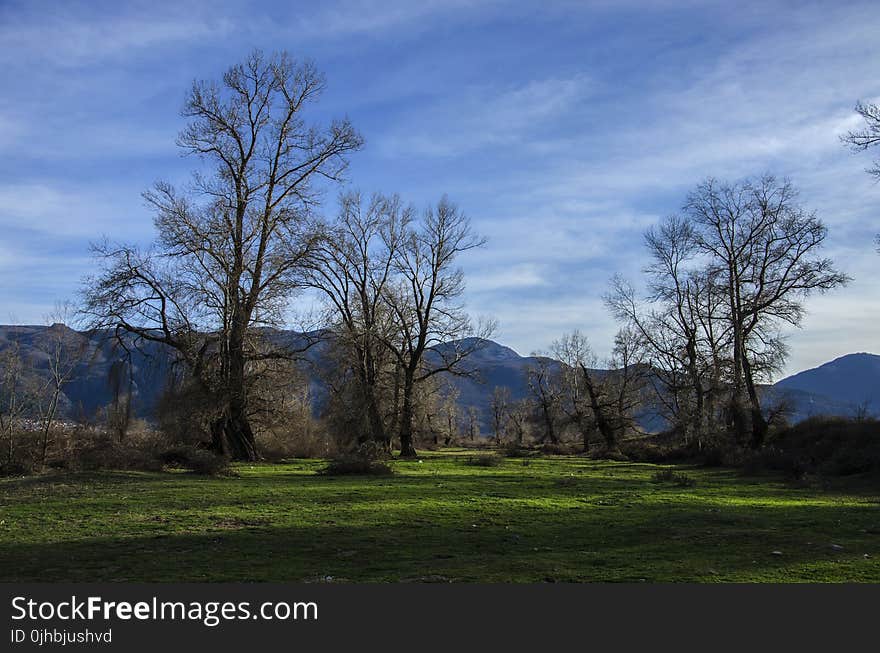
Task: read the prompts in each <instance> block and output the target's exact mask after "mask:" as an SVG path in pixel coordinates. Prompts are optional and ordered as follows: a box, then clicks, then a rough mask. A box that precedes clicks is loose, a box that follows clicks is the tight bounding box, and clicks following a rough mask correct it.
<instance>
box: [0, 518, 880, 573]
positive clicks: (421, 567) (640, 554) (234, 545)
mask: <svg viewBox="0 0 880 653" xmlns="http://www.w3.org/2000/svg"><path fill="white" fill-rule="evenodd" d="M370 515H372V518H371V519H370V517H369V516H370ZM334 518H338V517H337V516H336V515H334V514H333V513H328V514H327V515H326V519H325V520H323V521H321V522H320V523H318V522H314V523H306V524H303V525H301V526H284V527H279V526H272V525H271V524H270V523H267V524H263V523H260V522H250V523H248V522H247V521H246V520H239V521H236V520H230V521H229V523H228V524H221V523H219V522H218V523H217V524H215V528H214V530H212V531H211V532H201V533H175V534H161V533H159V534H154V535H146V534H144V533H139V534H138V533H130V534H126V535H120V536H119V537H101V536H95V537H91V538H88V539H81V540H75V541H58V542H41V543H33V542H29V543H17V542H15V541H9V540H8V539H7V540H6V541H3V542H0V580H2V581H5V582H24V581H311V580H321V579H328V577H329V579H332V580H343V579H344V580H351V581H359V582H374V581H408V580H415V581H419V580H428V579H434V580H438V579H441V580H442V579H446V580H451V581H465V582H467V581H516V582H535V581H542V580H556V581H633V580H641V579H645V580H648V581H717V580H738V581H747V580H789V581H800V580H811V581H822V580H835V581H872V582H877V581H880V565H878V563H877V558H878V554H880V551H878V545H880V537H878V536H877V535H872V534H870V533H867V532H865V531H866V529H865V526H866V525H868V524H877V521H878V520H877V518H878V514H877V510H876V509H873V508H871V507H869V506H855V507H847V508H845V509H841V508H837V507H834V506H795V507H792V506H786V507H778V508H765V509H764V510H762V511H760V513H759V514H750V513H748V512H746V511H735V510H730V511H728V513H727V514H717V513H713V512H707V511H706V509H705V507H703V506H695V505H693V504H691V503H688V502H684V501H683V502H681V503H678V504H671V505H667V506H662V507H655V508H653V509H646V508H645V507H644V506H643V507H640V508H632V507H626V506H622V505H618V506H609V507H606V508H603V509H594V508H593V507H591V506H584V507H581V508H577V507H571V508H566V509H540V510H539V509H535V508H534V507H526V506H520V505H510V506H507V507H505V509H504V510H503V511H492V510H469V509H467V508H466V507H461V506H459V507H457V509H456V510H443V509H440V510H433V511H418V510H401V511H400V512H397V513H396V512H393V511H392V512H390V513H389V512H387V511H386V512H384V513H382V514H378V513H375V514H374V513H367V516H366V517H365V519H370V521H369V523H351V522H350V523H337V521H336V520H335V519H334ZM339 521H341V520H339ZM842 524H845V526H843V525H842ZM833 541H841V542H843V543H844V544H845V549H844V550H838V549H833V548H831V547H830V546H829V545H830V543H831V542H833ZM774 552H778V553H779V554H776V553H774ZM864 553H869V554H870V555H871V557H869V558H865V557H864Z"/></svg>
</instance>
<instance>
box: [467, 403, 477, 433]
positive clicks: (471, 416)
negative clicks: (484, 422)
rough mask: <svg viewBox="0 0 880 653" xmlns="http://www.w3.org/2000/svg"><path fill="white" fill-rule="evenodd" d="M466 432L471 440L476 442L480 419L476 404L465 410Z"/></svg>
mask: <svg viewBox="0 0 880 653" xmlns="http://www.w3.org/2000/svg"><path fill="white" fill-rule="evenodd" d="M467 434H468V440H470V441H471V442H476V441H477V438H478V437H479V436H480V419H479V414H478V412H477V407H476V406H470V407H468V410H467Z"/></svg>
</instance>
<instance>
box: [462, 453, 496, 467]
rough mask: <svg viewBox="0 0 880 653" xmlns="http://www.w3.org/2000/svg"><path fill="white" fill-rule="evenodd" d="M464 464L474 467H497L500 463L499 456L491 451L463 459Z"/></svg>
mask: <svg viewBox="0 0 880 653" xmlns="http://www.w3.org/2000/svg"><path fill="white" fill-rule="evenodd" d="M465 464H467V465H472V466H474V467H498V465H500V464H501V456H498V455H496V454H492V453H486V454H481V455H479V456H471V457H469V458H468V459H467V460H465Z"/></svg>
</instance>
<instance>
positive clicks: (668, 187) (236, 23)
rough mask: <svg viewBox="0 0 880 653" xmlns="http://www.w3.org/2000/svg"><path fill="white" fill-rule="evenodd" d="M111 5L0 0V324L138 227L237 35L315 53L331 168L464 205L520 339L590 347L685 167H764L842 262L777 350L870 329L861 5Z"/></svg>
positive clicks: (682, 187)
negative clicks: (99, 248)
mask: <svg viewBox="0 0 880 653" xmlns="http://www.w3.org/2000/svg"><path fill="white" fill-rule="evenodd" d="M118 4H122V3H115V2H114V3H106V4H105V3H100V2H83V3H77V2H55V3H46V4H44V3H40V2H37V1H26V2H15V1H10V0H0V84H2V88H3V93H2V94H0V151H2V152H3V154H4V156H2V157H0V234H2V235H0V312H2V313H3V318H2V320H0V321H16V322H27V323H40V322H42V321H43V320H44V316H45V315H46V314H47V313H48V312H49V311H51V309H52V307H53V305H54V303H55V301H56V300H63V299H65V298H69V297H72V296H73V295H74V293H75V291H76V289H77V287H78V284H79V280H80V278H81V277H82V276H83V275H84V274H86V273H88V272H89V270H90V266H91V261H90V259H89V256H88V243H89V241H90V240H95V239H97V238H98V237H100V236H101V235H102V234H106V235H107V236H109V237H111V238H112V239H116V240H133V241H140V242H146V241H148V240H149V239H150V238H151V236H152V222H151V215H150V214H149V213H148V211H147V210H146V208H145V207H144V205H143V202H142V200H141V197H140V193H141V192H142V191H143V190H145V189H147V188H148V187H149V186H150V185H151V184H152V183H153V182H154V181H156V180H158V179H164V180H169V181H172V182H184V181H185V180H186V179H187V176H188V171H189V170H190V169H191V168H192V167H193V165H194V162H193V161H192V160H188V159H185V158H181V157H180V155H179V152H178V151H177V149H176V147H175V145H174V139H175V136H176V134H177V132H178V131H179V130H180V129H181V127H182V126H183V124H184V123H183V119H182V118H180V116H179V110H180V107H181V104H182V101H183V98H184V95H185V92H186V90H187V89H188V87H189V84H190V83H191V81H192V80H193V79H194V78H217V77H218V76H219V75H220V74H221V73H222V71H223V70H224V69H225V68H226V67H227V66H228V65H230V64H231V63H234V62H237V61H239V60H241V59H242V58H243V57H244V56H245V55H246V54H247V53H248V52H249V51H250V50H251V49H253V48H254V47H259V48H262V49H264V50H266V51H272V50H277V49H286V50H288V51H289V52H290V53H291V54H292V55H294V56H296V57H302V58H305V57H307V58H311V59H314V60H315V62H316V63H317V65H318V67H319V68H320V69H322V70H323V71H324V72H325V74H326V76H327V80H328V90H327V92H326V94H325V95H324V97H323V99H322V101H321V103H320V105H319V107H318V111H319V113H320V116H321V117H325V118H330V117H335V116H342V115H348V116H349V117H350V118H351V120H352V122H353V123H354V124H355V125H356V127H357V128H358V129H359V130H360V131H361V132H362V133H363V135H364V136H365V138H366V147H365V148H364V150H363V151H362V152H360V153H358V154H356V155H355V156H354V158H353V160H352V167H351V171H350V180H351V181H350V185H351V186H352V187H353V188H358V189H360V190H362V191H364V192H366V193H369V192H373V191H383V192H397V193H400V194H401V195H402V197H403V198H405V199H408V200H411V201H413V202H415V203H416V204H417V205H420V206H424V205H426V204H428V203H430V202H432V201H435V200H436V199H438V198H439V197H440V196H441V195H442V194H443V193H448V194H449V196H450V198H451V199H452V200H453V201H455V202H456V203H458V204H459V205H460V206H461V207H462V209H463V210H464V211H465V212H466V213H467V214H468V215H469V216H470V217H471V218H472V221H473V224H474V226H475V227H476V228H477V229H478V230H479V231H480V232H481V233H483V234H485V235H486V236H487V237H488V239H489V242H488V246H487V247H486V248H485V249H484V250H482V251H480V252H475V253H471V254H469V255H468V256H467V257H466V258H465V259H463V261H462V264H463V267H464V268H465V271H466V274H467V279H468V291H467V295H466V301H467V304H468V307H469V308H470V310H471V311H472V312H473V313H475V314H482V315H489V316H493V317H495V318H497V319H498V321H499V329H498V332H497V334H496V339H497V340H498V341H500V342H503V343H505V344H507V345H509V346H512V347H513V348H514V349H516V350H517V351H519V352H520V353H528V352H530V351H532V350H536V349H545V348H547V347H548V345H549V344H550V343H551V342H552V341H553V340H554V339H555V338H557V337H558V336H559V335H560V334H561V333H562V332H564V331H567V330H571V329H574V328H580V329H581V330H582V331H584V332H586V333H587V334H588V335H589V336H590V337H591V339H592V340H593V342H594V346H595V348H596V349H597V350H598V351H599V352H600V353H603V354H604V353H607V350H608V344H609V343H610V340H611V337H612V335H613V332H614V330H615V325H614V323H613V322H612V320H611V319H610V317H609V316H608V315H607V312H606V311H605V309H604V308H603V306H602V301H601V295H602V293H603V292H604V291H605V289H606V287H607V283H608V280H609V278H610V277H611V276H612V275H613V274H614V273H622V274H624V275H625V276H628V277H630V278H632V279H634V280H635V279H637V278H638V275H639V270H640V269H641V267H642V266H643V265H644V264H645V258H644V249H643V246H642V240H641V235H642V232H643V231H644V229H645V228H646V227H647V226H648V225H650V224H652V223H654V222H655V221H657V220H658V219H659V218H660V217H662V216H664V215H666V214H669V213H672V212H675V211H676V210H677V209H678V207H679V206H680V205H681V203H682V201H683V199H684V196H685V195H686V193H687V191H688V190H689V189H691V188H692V187H693V186H695V185H696V184H697V183H698V182H699V181H701V180H702V179H703V178H705V177H706V176H709V175H711V176H715V177H718V178H722V179H737V178H740V177H743V176H745V175H751V174H759V173H762V172H767V171H770V172H774V173H776V174H778V175H780V176H783V175H787V176H789V177H790V178H791V179H792V181H793V182H794V184H795V185H796V186H797V187H798V188H800V190H801V199H802V201H803V203H804V204H805V205H806V206H808V207H810V208H812V209H815V210H816V211H817V212H818V214H819V215H820V216H821V217H822V218H823V219H824V220H825V221H826V223H827V224H828V226H829V229H830V236H829V239H828V243H827V253H828V254H830V255H832V256H834V257H835V258H836V259H837V260H838V261H839V262H840V265H841V267H842V268H843V269H844V270H845V271H846V272H847V273H848V274H850V275H851V276H853V277H854V278H855V281H854V282H853V283H852V284H851V285H850V286H849V287H847V288H845V289H843V290H839V291H836V292H834V293H833V294H830V295H828V296H824V297H819V298H815V299H812V300H810V302H809V304H808V308H809V313H808V316H807V318H806V320H805V321H804V326H803V329H801V330H797V331H793V332H792V334H791V338H790V343H791V349H792V355H791V359H790V362H789V365H788V370H789V371H795V370H799V369H803V368H805V367H812V366H815V365H817V364H820V363H822V362H824V361H826V360H829V359H831V358H834V357H836V356H839V355H842V354H844V353H848V352H852V351H873V352H880V329H878V328H877V325H878V324H880V274H878V272H880V256H878V255H877V254H876V252H875V251H874V247H873V245H872V242H871V240H872V235H873V234H874V233H875V232H877V231H880V220H878V217H877V210H878V208H880V186H878V185H877V184H876V183H875V182H874V181H873V180H872V179H871V178H870V177H869V176H868V175H867V174H866V173H865V172H864V169H865V168H866V167H867V166H868V165H869V163H870V159H871V157H870V156H869V155H868V154H862V155H854V154H852V153H850V152H849V151H848V150H847V149H846V148H845V147H843V146H842V145H841V144H840V142H839V135H840V134H841V133H843V132H845V131H846V130H847V129H851V128H853V127H857V126H858V121H857V119H856V116H855V115H854V113H853V111H852V107H853V105H854V103H855V101H856V100H858V99H862V100H867V101H872V100H873V101H877V100H880V74H878V62H880V39H878V38H877V35H878V34H880V13H878V12H877V11H876V4H874V3H863V4H860V3H855V2H853V3H833V2H826V3H788V4H776V3H772V2H756V3H753V4H749V3H745V4H743V3H717V4H712V3H701V2H655V3H637V2H626V1H623V2H610V1H609V2H595V3H588V2H536V3H530V2H515V3H508V2H500V1H499V2H493V1H488V2H468V1H456V0H448V1H445V2H426V3H419V2H414V1H413V2H406V1H404V2H398V1H396V0H390V1H387V2H367V1H359V2H336V3H331V2H321V3H317V2H308V3H300V2H266V1H264V2H259V3H254V4H252V5H250V6H249V5H247V4H244V3H224V2H216V1H214V2H182V1H178V2H173V3H164V2H160V1H158V0H156V1H152V2H147V3H125V7H119V6H117V5H118ZM878 154H880V153H878ZM332 200H333V197H332V196H331V197H328V204H327V209H328V211H332V209H333V201H332Z"/></svg>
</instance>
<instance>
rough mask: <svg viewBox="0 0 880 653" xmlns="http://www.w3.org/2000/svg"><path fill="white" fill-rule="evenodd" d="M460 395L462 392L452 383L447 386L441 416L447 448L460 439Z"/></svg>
mask: <svg viewBox="0 0 880 653" xmlns="http://www.w3.org/2000/svg"><path fill="white" fill-rule="evenodd" d="M460 394H461V391H460V390H459V389H458V388H457V387H455V386H454V385H453V384H452V383H446V384H445V388H444V390H443V401H442V403H441V405H440V414H441V416H442V418H443V444H444V445H445V446H447V447H448V446H450V445H451V444H452V443H453V442H455V441H456V440H457V439H458V433H459V418H460V415H459V413H460V410H459V407H458V397H459V396H460Z"/></svg>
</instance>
